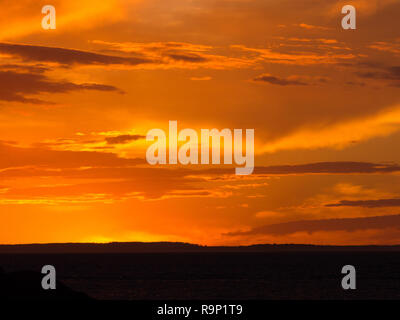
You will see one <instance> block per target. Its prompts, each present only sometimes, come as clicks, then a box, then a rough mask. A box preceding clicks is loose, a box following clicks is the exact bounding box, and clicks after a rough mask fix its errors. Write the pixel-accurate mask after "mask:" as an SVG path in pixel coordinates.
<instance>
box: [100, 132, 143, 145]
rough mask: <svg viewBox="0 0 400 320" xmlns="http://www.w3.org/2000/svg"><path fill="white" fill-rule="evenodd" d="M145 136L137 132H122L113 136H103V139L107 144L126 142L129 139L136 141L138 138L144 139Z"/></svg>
mask: <svg viewBox="0 0 400 320" xmlns="http://www.w3.org/2000/svg"><path fill="white" fill-rule="evenodd" d="M145 138H146V136H142V135H139V134H134V135H131V134H123V135H119V136H115V137H107V138H105V141H107V143H108V144H122V143H127V142H131V141H136V140H139V139H145Z"/></svg>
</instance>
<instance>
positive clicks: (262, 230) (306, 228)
mask: <svg viewBox="0 0 400 320" xmlns="http://www.w3.org/2000/svg"><path fill="white" fill-rule="evenodd" d="M388 228H397V229H400V215H387V216H377V217H360V218H342V219H323V220H302V221H293V222H286V223H278V224H271V225H266V226H262V227H256V228H253V229H251V230H249V231H238V232H231V233H227V234H226V235H228V236H247V235H288V234H293V233H297V232H307V233H310V234H311V233H314V232H320V231H347V232H354V231H359V230H374V229H388Z"/></svg>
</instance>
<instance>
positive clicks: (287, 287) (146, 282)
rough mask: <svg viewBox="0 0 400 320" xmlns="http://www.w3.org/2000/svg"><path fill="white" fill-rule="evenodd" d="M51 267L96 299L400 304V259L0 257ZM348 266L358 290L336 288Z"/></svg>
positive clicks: (362, 255)
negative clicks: (375, 301)
mask: <svg viewBox="0 0 400 320" xmlns="http://www.w3.org/2000/svg"><path fill="white" fill-rule="evenodd" d="M46 264H50V265H54V266H55V267H56V270H57V279H58V280H60V281H62V282H63V283H64V284H66V285H67V286H69V287H70V288H72V289H74V290H77V291H81V292H85V293H87V294H88V295H89V296H91V297H93V298H96V299H111V300H114V299H123V300H154V299H178V300H182V299H183V300H186V299H226V300H228V299H229V300H230V299H240V300H242V299H257V300H259V299H296V300H297V299H400V253H397V252H280V253H140V254H0V266H1V267H2V268H3V269H4V270H5V271H6V272H11V271H20V270H34V271H39V272H40V270H41V267H42V266H43V265H46ZM348 264H350V265H353V266H355V268H356V271H357V289H356V290H343V289H342V287H341V279H342V277H343V276H344V275H342V274H341V269H342V267H343V266H344V265H348Z"/></svg>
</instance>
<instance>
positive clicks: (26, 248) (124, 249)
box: [0, 242, 400, 254]
mask: <svg viewBox="0 0 400 320" xmlns="http://www.w3.org/2000/svg"><path fill="white" fill-rule="evenodd" d="M304 251H307V252H318V251H324V252H327V251H328V252H331V251H339V252H343V251H346V252H348V251H367V252H376V251H383V252H387V251H400V245H394V246H375V245H371V246H318V245H302V244H279V245H278V244H257V245H251V246H200V245H196V244H190V243H181V242H111V243H48V244H18V245H0V254H3V253H24V254H26V253H32V254H33V253H43V254H44V253H46V254H48V253H185V252H187V253H196V252H198V253H212V252H237V253H245V252H304Z"/></svg>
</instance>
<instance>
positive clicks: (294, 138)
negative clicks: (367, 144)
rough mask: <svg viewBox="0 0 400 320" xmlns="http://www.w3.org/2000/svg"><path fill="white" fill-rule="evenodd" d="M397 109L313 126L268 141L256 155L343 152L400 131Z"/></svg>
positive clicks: (388, 109)
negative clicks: (333, 150) (299, 150)
mask: <svg viewBox="0 0 400 320" xmlns="http://www.w3.org/2000/svg"><path fill="white" fill-rule="evenodd" d="M399 124H400V107H399V106H394V107H391V108H387V109H385V110H383V111H380V112H378V113H376V114H373V115H369V116H366V117H363V118H361V117H360V118H355V119H351V120H348V121H343V122H340V123H333V124H331V125H326V124H325V125H324V124H322V123H321V124H318V123H315V124H314V125H313V126H311V127H309V128H306V127H304V128H301V129H298V130H297V131H295V132H293V133H291V134H289V135H286V136H284V137H282V138H278V139H276V140H275V141H272V142H268V143H266V144H264V145H263V146H260V147H258V148H257V151H258V152H259V153H268V152H276V151H279V150H296V149H311V150H312V149H318V148H333V149H343V148H345V147H348V146H351V145H353V144H354V143H355V142H360V141H366V140H369V139H372V138H375V137H386V136H390V135H391V134H393V133H395V132H398V131H399V130H400V126H399Z"/></svg>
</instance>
